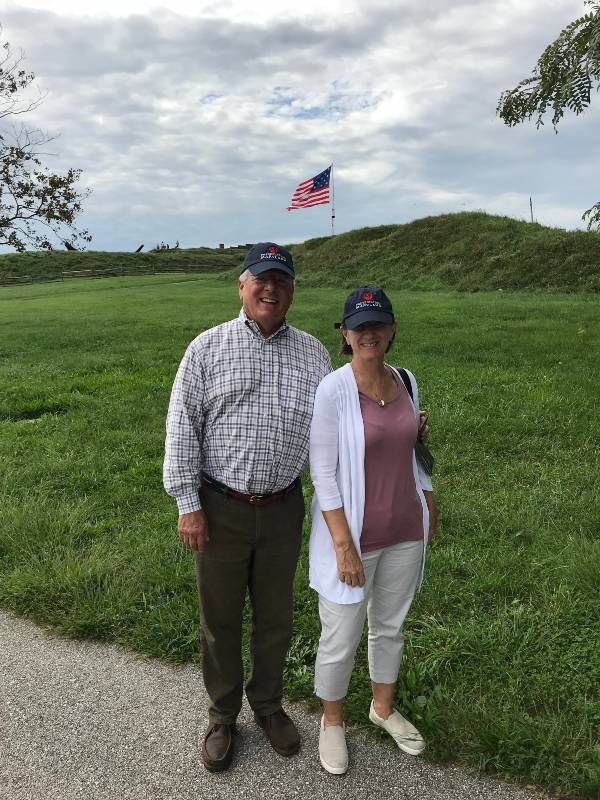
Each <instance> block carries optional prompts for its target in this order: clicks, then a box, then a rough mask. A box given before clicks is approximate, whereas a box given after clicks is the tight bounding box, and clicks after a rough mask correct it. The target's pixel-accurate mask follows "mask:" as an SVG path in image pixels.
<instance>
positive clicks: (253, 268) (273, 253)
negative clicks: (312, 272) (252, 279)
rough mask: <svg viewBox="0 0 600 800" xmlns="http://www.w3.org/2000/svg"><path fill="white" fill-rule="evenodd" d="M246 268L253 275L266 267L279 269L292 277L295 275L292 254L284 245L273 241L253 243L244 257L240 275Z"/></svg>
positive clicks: (263, 270)
mask: <svg viewBox="0 0 600 800" xmlns="http://www.w3.org/2000/svg"><path fill="white" fill-rule="evenodd" d="M247 269H249V270H250V272H251V273H252V274H253V275H260V274H261V272H266V271H267V270H268V269H280V270H281V271H282V272H285V273H286V274H287V275H289V276H290V277H292V278H295V277H296V273H295V272H294V262H293V260H292V254H291V253H290V251H289V250H286V248H285V247H281V245H279V244H275V242H259V243H258V244H255V245H254V246H253V247H252V248H251V249H250V250H249V251H248V255H247V256H246V258H245V259H244V263H243V264H242V268H241V269H240V275H241V274H242V272H245V271H246V270H247Z"/></svg>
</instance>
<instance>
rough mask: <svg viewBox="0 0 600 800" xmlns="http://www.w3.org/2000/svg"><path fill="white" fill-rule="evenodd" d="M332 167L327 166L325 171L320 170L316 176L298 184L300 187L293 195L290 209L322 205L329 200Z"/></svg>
mask: <svg viewBox="0 0 600 800" xmlns="http://www.w3.org/2000/svg"><path fill="white" fill-rule="evenodd" d="M330 175H331V167H327V169H324V170H323V172H319V174H318V175H315V177H314V178H309V179H308V180H306V181H302V183H299V184H298V188H297V189H296V191H295V192H294V194H293V195H292V199H291V200H290V205H289V206H288V211H293V210H294V209H295V208H310V207H311V206H320V205H323V204H325V203H328V202H329V178H330Z"/></svg>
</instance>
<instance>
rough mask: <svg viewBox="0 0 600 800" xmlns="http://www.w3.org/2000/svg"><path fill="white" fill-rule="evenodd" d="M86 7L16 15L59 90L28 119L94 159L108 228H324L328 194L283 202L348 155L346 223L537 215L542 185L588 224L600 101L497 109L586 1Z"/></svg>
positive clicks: (260, 234)
mask: <svg viewBox="0 0 600 800" xmlns="http://www.w3.org/2000/svg"><path fill="white" fill-rule="evenodd" d="M165 6H167V8H165ZM80 9H81V6H80V5H79V4H78V5H76V4H75V3H70V2H62V1H61V0H57V1H56V2H54V1H53V2H52V3H50V2H34V0H28V1H27V2H21V3H20V4H18V5H16V4H6V5H5V6H4V10H3V12H2V14H1V16H0V19H2V22H3V25H4V36H5V38H7V39H9V40H10V41H11V43H12V44H13V45H14V46H17V47H18V46H21V47H24V48H25V50H26V51H27V64H28V66H29V67H30V68H31V69H33V70H34V71H35V72H36V74H37V75H38V80H39V83H40V85H41V86H42V87H43V88H44V89H46V90H47V92H48V97H47V99H46V102H45V103H44V105H43V106H42V107H41V108H40V109H39V110H38V111H37V112H36V114H35V117H34V118H32V122H34V123H35V124H39V125H40V126H42V127H43V128H44V129H47V130H48V131H50V132H51V133H60V134H61V136H60V138H59V139H58V140H57V141H56V142H54V144H53V149H54V150H55V151H57V152H58V154H59V155H58V157H57V159H56V162H55V163H56V167H57V168H58V167H59V166H61V165H62V166H63V167H65V166H78V167H81V168H83V170H84V179H85V182H86V183H87V184H88V185H90V186H91V187H92V188H93V189H94V193H93V195H92V197H91V198H90V200H89V201H88V202H87V204H86V211H87V213H86V218H85V225H86V227H88V228H90V229H91V230H92V232H93V234H94V243H93V246H94V247H99V248H104V247H105V248H108V249H117V248H121V247H122V248H126V249H133V248H134V247H137V244H139V241H138V239H145V240H146V239H148V240H149V241H148V242H147V244H151V243H152V240H150V237H152V239H156V238H158V239H165V240H174V239H176V238H178V239H179V240H180V241H181V242H182V244H184V245H193V244H199V243H204V244H215V243H217V242H219V241H227V242H235V241H252V240H258V239H260V238H274V239H281V240H285V241H291V240H295V239H296V240H297V239H301V238H304V237H306V236H311V235H323V234H325V233H327V226H328V213H329V210H328V209H327V208H325V207H323V208H317V209H312V210H309V211H300V212H294V213H293V214H289V213H287V212H286V211H285V208H286V205H287V203H288V200H289V197H290V195H291V193H292V191H293V189H294V188H295V185H296V184H297V183H298V181H300V180H301V179H303V178H307V177H309V176H310V175H311V174H316V173H317V172H319V171H320V170H321V169H323V168H324V167H325V166H327V165H328V164H329V163H331V162H332V161H333V162H334V163H335V165H336V195H337V197H336V199H337V204H336V205H337V210H338V215H337V221H338V227H339V229H340V230H343V229H348V228H352V227H358V226H362V225H366V224H379V223H384V222H386V223H387V222H403V221H406V220H407V219H411V218H414V217H415V216H419V215H420V214H429V213H440V212H443V211H449V210H454V211H460V210H464V209H465V208H484V209H487V210H490V211H494V212H497V213H508V214H512V213H514V214H515V215H516V216H524V215H526V213H527V210H528V197H529V194H534V195H536V196H537V198H538V199H539V203H538V205H539V214H538V218H539V220H540V221H541V222H545V223H547V224H557V225H569V226H573V225H577V224H581V223H579V222H578V216H580V213H581V211H583V210H584V209H585V208H587V207H588V206H589V205H591V204H592V202H594V200H595V199H596V197H595V195H594V192H595V191H596V187H597V186H598V185H600V181H599V180H598V179H599V177H600V176H599V168H596V167H595V166H594V165H593V163H591V159H590V158H589V155H588V153H589V149H590V148H592V147H594V142H595V139H596V138H597V137H596V136H595V133H596V130H597V123H598V112H597V111H596V109H595V108H594V109H593V110H592V111H591V112H590V113H589V114H588V115H586V117H585V118H581V119H578V120H565V123H564V124H563V125H562V127H561V133H560V134H559V136H558V137H556V136H554V135H553V134H551V132H550V131H542V132H537V131H536V130H535V128H534V126H521V127H518V128H515V129H512V130H509V129H508V128H506V127H505V126H503V125H502V123H501V122H500V121H499V120H498V119H496V117H495V107H496V103H497V99H498V96H499V93H500V91H501V90H502V89H504V88H507V87H509V86H511V85H514V83H515V82H517V81H518V80H519V79H520V78H522V77H524V76H525V75H527V74H528V73H529V71H530V70H531V68H532V66H533V64H534V63H535V60H536V58H537V56H538V55H539V53H540V52H541V50H542V49H543V47H544V46H545V45H546V44H547V43H548V42H549V41H550V40H551V39H552V38H554V36H556V34H557V33H558V32H559V30H560V29H561V28H562V27H563V26H564V25H565V24H566V22H568V21H569V20H570V19H572V18H574V17H575V16H577V15H578V14H579V13H581V3H580V0H553V1H552V2H547V1H545V2H542V1H541V0H535V1H534V0H529V1H528V0H522V1H521V2H519V3H517V2H516V0H510V2H506V1H504V2H501V0H487V1H486V2H483V0H470V1H465V2H441V0H422V2H420V3H417V2H416V0H411V1H410V2H406V1H404V2H402V1H400V2H398V1H397V2H391V1H390V2H382V1H381V0H379V1H378V2H372V3H367V2H366V0H364V1H363V0H360V2H358V1H357V2H354V3H351V4H348V3H346V2H344V3H341V2H340V3H337V4H335V3H327V4H326V11H325V10H324V4H323V3H322V2H316V0H308V2H303V3H302V4H301V6H298V5H297V3H296V2H288V0H285V2H278V3H275V2H268V3H261V4H260V5H258V6H257V5H256V4H250V3H246V2H238V0H234V1H233V2H228V3H225V4H224V3H218V4H217V3H206V2H204V3H184V2H172V1H171V0H169V2H168V3H164V4H163V7H162V10H156V9H154V10H151V9H150V6H149V5H148V4H147V3H142V2H134V0H123V2H120V3H118V4H117V3H108V2H86V4H85V14H82V13H81V10H80ZM598 194H600V192H599V193H598ZM524 198H525V201H526V202H525V203H524Z"/></svg>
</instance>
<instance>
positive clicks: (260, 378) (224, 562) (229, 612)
mask: <svg viewBox="0 0 600 800" xmlns="http://www.w3.org/2000/svg"><path fill="white" fill-rule="evenodd" d="M294 277H295V274H294V265H293V262H292V256H291V254H290V253H289V252H288V251H287V250H286V249H285V248H283V247H280V246H279V245H276V244H274V243H272V242H264V243H260V244H257V245H254V246H253V247H252V249H251V250H250V251H249V253H248V255H247V256H246V258H245V259H244V263H243V265H242V269H241V274H240V277H239V281H238V290H239V295H240V299H241V301H242V309H241V311H240V314H239V316H238V317H237V319H234V320H231V321H230V322H225V323H223V324H222V325H217V326H216V327H214V328H211V329H209V330H207V331H205V332H203V333H201V334H200V335H199V336H197V337H196V339H194V341H193V342H192V343H191V344H190V346H189V347H188V349H187V351H186V353H185V356H184V358H183V360H182V362H181V365H180V367H179V370H178V372H177V376H176V378H175V383H174V385H173V391H172V394H171V403H170V406H169V413H168V417H167V439H166V455H165V463H164V483H165V488H166V490H167V492H168V493H169V494H170V495H172V496H173V497H175V498H176V500H177V505H178V508H179V524H178V530H179V535H180V536H181V538H182V539H183V541H184V542H185V544H186V545H187V546H188V547H189V548H190V549H191V550H193V551H195V554H196V574H197V578H198V593H199V600H200V620H201V640H202V649H203V662H202V669H203V676H204V684H205V686H206V690H207V692H208V696H209V698H210V710H209V727H208V730H207V731H206V735H205V737H204V742H203V745H202V759H203V762H204V765H205V767H206V768H207V769H208V770H211V771H215V772H216V771H222V770H224V769H227V767H228V766H229V764H230V762H231V757H232V752H233V733H234V729H235V721H236V718H237V716H238V714H239V711H240V709H241V705H242V693H243V688H244V687H243V678H244V676H243V667H242V653H241V646H242V615H243V608H244V601H245V597H246V592H247V591H248V592H249V595H250V601H251V604H252V630H251V634H250V654H251V664H250V675H249V678H248V681H247V683H246V687H245V688H246V697H247V698H248V701H249V703H250V706H251V707H252V709H253V711H254V717H255V720H256V722H257V723H258V724H259V725H260V726H261V727H262V728H263V729H264V732H265V735H266V736H267V738H268V739H269V741H270V743H271V745H272V746H273V748H274V749H275V750H276V751H277V752H278V753H279V754H280V755H284V756H290V755H293V754H294V753H296V752H297V751H298V749H299V747H300V737H299V735H298V732H297V730H296V727H295V725H294V723H293V722H292V720H291V719H290V718H289V717H288V716H287V714H286V713H285V711H284V710H283V708H282V707H281V702H282V693H283V665H284V660H285V657H286V654H287V650H288V647H289V644H290V639H291V634H292V611H293V579H294V573H295V570H296V563H297V560H298V554H299V551H300V540H301V532H302V521H303V519H304V499H303V495H302V488H301V485H300V480H299V477H298V476H299V475H300V473H301V471H302V469H303V467H304V465H305V463H306V460H307V457H308V442H309V430H310V420H311V416H312V407H313V400H314V394H315V391H316V388H317V385H318V384H319V381H320V380H321V378H323V377H324V376H325V375H326V374H327V373H328V372H330V370H331V362H330V359H329V355H328V353H327V351H326V350H325V348H324V347H323V345H322V344H320V342H318V341H317V340H316V339H315V338H313V337H312V336H310V335H309V334H307V333H304V332H302V331H299V330H297V329H296V328H293V327H292V326H291V325H289V324H288V322H287V321H286V319H285V315H286V313H287V311H288V309H289V307H290V305H291V303H292V299H293V296H294Z"/></svg>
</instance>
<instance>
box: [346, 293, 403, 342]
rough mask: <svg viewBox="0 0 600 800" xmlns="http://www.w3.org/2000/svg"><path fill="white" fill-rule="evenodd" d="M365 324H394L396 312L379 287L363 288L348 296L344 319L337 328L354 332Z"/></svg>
mask: <svg viewBox="0 0 600 800" xmlns="http://www.w3.org/2000/svg"><path fill="white" fill-rule="evenodd" d="M365 322H383V323H385V324H387V325H391V323H392V322H394V311H393V309H392V304H391V303H390V301H389V298H388V297H387V295H386V293H385V292H384V291H383V289H380V288H379V286H361V287H360V289H355V290H354V291H353V292H352V293H351V294H349V295H348V297H347V299H346V302H345V303H344V317H343V319H342V321H341V322H336V323H335V327H336V328H340V327H342V326H343V327H344V328H348V329H349V330H351V331H352V330H354V328H358V326H359V325H363V324H364V323H365Z"/></svg>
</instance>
